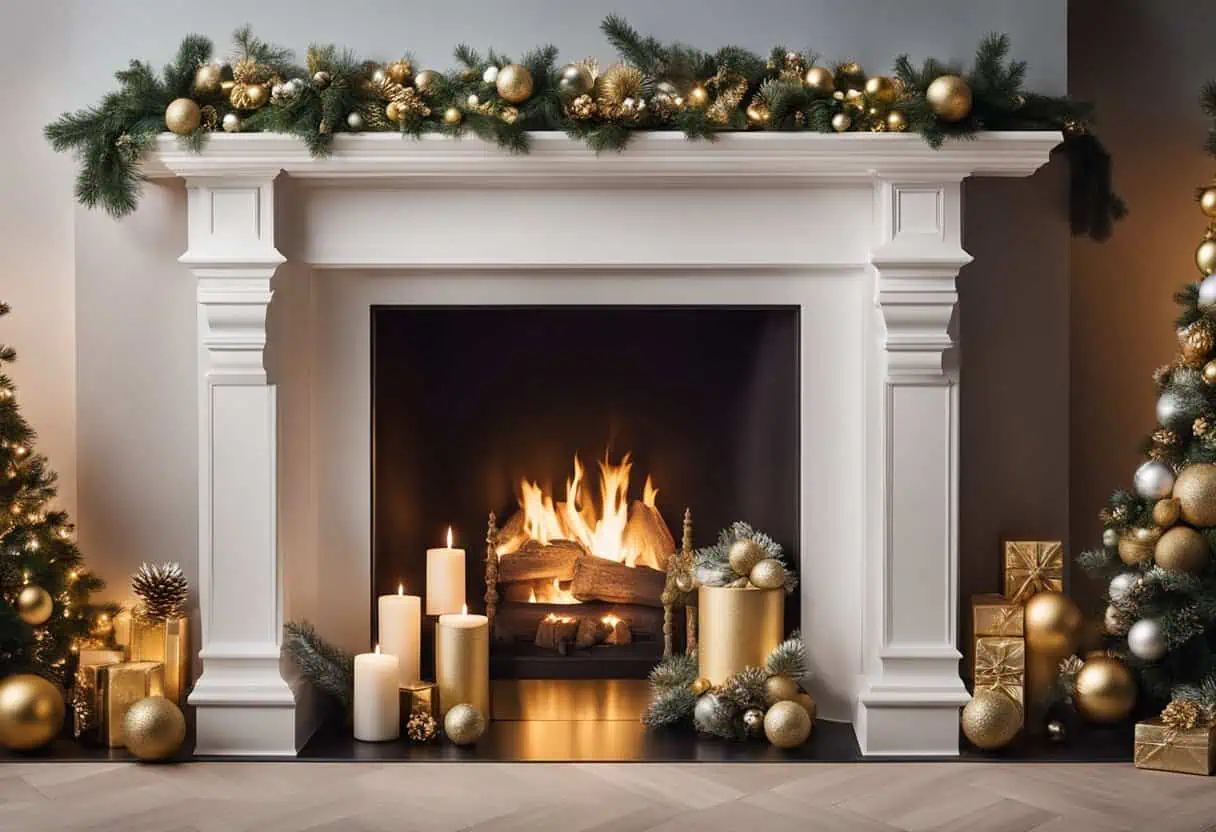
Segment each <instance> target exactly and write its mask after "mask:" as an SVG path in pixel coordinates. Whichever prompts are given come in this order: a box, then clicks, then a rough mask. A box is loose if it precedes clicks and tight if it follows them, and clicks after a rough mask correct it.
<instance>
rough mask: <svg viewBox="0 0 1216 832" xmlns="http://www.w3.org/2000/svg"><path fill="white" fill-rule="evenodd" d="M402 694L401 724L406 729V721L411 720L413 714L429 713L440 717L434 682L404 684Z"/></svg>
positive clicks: (400, 692)
mask: <svg viewBox="0 0 1216 832" xmlns="http://www.w3.org/2000/svg"><path fill="white" fill-rule="evenodd" d="M399 694H400V696H401V725H402V729H403V730H404V726H405V723H406V722H408V721H409V718H410V716H411V715H412V714H429V715H430V716H431V717H433V718H435V719H438V718H439V709H438V707H437V703H436V701H435V700H436V699H438V698H439V697H438V696H436V687H435V683H434V682H415V683H414V684H412V685H403V686H402V687H401V688H400V691H399Z"/></svg>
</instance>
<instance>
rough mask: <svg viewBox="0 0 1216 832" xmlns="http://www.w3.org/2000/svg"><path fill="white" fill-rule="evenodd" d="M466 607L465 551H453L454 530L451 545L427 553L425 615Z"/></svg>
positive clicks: (449, 540) (450, 535)
mask: <svg viewBox="0 0 1216 832" xmlns="http://www.w3.org/2000/svg"><path fill="white" fill-rule="evenodd" d="M463 604H464V549H454V548H452V527H451V526H449V527H448V545H447V546H446V547H441V548H439V549H427V550H426V614H427V615H443V614H444V613H455V612H460V608H461V606H462V605H463Z"/></svg>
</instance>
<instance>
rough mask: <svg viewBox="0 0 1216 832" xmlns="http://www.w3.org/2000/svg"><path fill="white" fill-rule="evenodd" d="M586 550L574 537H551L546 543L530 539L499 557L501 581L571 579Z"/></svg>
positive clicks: (502, 582)
mask: <svg viewBox="0 0 1216 832" xmlns="http://www.w3.org/2000/svg"><path fill="white" fill-rule="evenodd" d="M586 552H587V550H586V549H584V548H583V547H582V545H581V544H579V543H576V542H575V541H573V540H552V541H550V542H549V543H547V544H546V543H540V542H539V541H536V540H529V541H528V542H527V543H525V544H524V545H523V546H521V547H520V548H519V550H518V551H515V552H512V553H511V554H509V555H503V556H502V558H500V559H499V561H498V583H500V584H510V583H516V582H518V581H535V580H540V579H543V580H550V581H552V580H555V579H556V580H558V581H569V580H572V579H573V578H574V565H575V563H576V562H577V561H578V559H579V558H580V557H581V556H583V555H585V554H586ZM525 600H527V599H525Z"/></svg>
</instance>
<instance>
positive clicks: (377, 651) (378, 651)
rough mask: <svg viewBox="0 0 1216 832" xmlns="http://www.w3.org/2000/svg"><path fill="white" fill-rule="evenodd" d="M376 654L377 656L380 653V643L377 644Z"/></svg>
mask: <svg viewBox="0 0 1216 832" xmlns="http://www.w3.org/2000/svg"><path fill="white" fill-rule="evenodd" d="M376 655H377V656H378V655H380V645H379V644H377V645H376Z"/></svg>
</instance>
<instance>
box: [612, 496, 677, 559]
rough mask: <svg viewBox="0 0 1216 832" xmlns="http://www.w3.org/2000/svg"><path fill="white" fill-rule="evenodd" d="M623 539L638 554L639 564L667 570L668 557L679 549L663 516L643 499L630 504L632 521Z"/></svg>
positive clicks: (628, 522) (627, 525) (628, 523)
mask: <svg viewBox="0 0 1216 832" xmlns="http://www.w3.org/2000/svg"><path fill="white" fill-rule="evenodd" d="M621 539H622V541H623V542H624V545H625V546H626V547H628V548H629V549H630V550H631V551H633V552H637V553H638V554H637V557H636V560H635V561H634V564H635V565H637V566H650V567H653V568H655V569H658V570H661V571H665V570H666V569H667V559H668V558H669V557H670V556H671V555H672V554H674V553H675V551H676V541H675V539H674V538H673V537H672V536H671V530H670V529H668V528H667V524H666V523H664V522H663V515H661V514H659V510H658V509H657V508H655V507H654V506H648V505H646V504H645V503H643V502H642V501H641V500H634V501H633V502H632V503H630V504H629V520H628V521H627V522H626V524H625V533H624V534H623V535H621Z"/></svg>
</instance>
